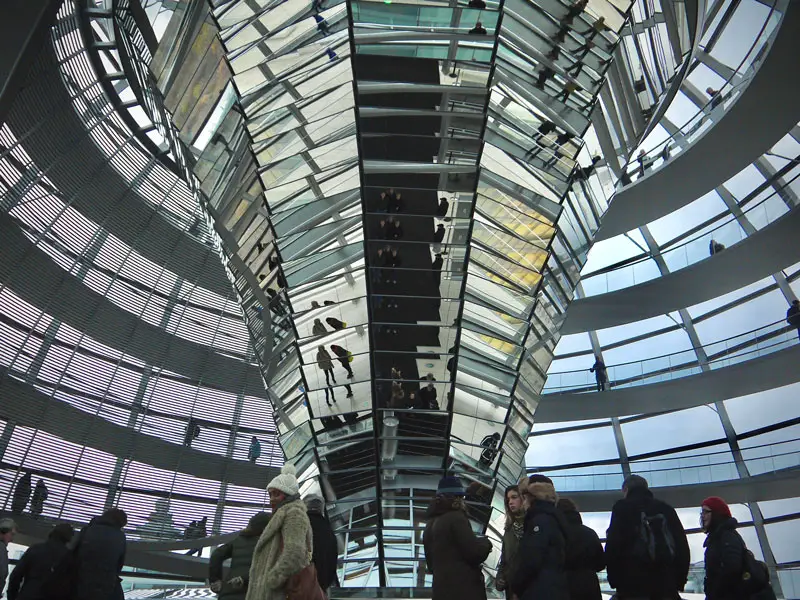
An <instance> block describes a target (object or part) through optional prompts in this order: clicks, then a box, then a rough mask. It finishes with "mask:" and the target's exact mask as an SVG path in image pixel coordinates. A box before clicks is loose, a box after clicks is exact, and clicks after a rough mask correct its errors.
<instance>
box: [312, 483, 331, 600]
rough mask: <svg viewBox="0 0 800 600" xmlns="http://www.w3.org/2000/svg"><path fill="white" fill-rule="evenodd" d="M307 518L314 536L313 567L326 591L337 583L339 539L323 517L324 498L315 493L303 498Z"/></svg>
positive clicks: (320, 584)
mask: <svg viewBox="0 0 800 600" xmlns="http://www.w3.org/2000/svg"><path fill="white" fill-rule="evenodd" d="M305 503H306V509H307V511H308V520H309V521H311V532H312V535H313V538H314V557H313V561H314V567H315V568H316V569H317V580H318V581H319V586H320V587H321V588H322V589H323V590H324V591H325V592H326V593H327V591H328V588H330V587H331V586H332V585H334V583H335V584H336V585H338V578H337V576H336V564H337V561H338V560H339V541H338V540H337V539H336V534H335V533H333V527H331V524H330V521H328V519H327V518H326V517H325V500H324V499H323V498H322V496H319V495H317V494H310V495H308V496H307V497H306V498H305Z"/></svg>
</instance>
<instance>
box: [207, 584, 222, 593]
mask: <svg viewBox="0 0 800 600" xmlns="http://www.w3.org/2000/svg"><path fill="white" fill-rule="evenodd" d="M208 587H210V588H211V591H212V592H214V593H215V594H219V591H220V590H221V589H222V582H221V581H212V582H211V585H210V586H208Z"/></svg>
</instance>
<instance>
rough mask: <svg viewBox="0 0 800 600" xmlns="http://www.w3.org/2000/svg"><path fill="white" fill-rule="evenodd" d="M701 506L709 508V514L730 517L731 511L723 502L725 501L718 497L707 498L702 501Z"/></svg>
mask: <svg viewBox="0 0 800 600" xmlns="http://www.w3.org/2000/svg"><path fill="white" fill-rule="evenodd" d="M702 506H707V507H708V508H710V509H711V512H712V513H714V514H715V515H720V516H722V517H728V518H730V516H731V509H730V508H729V507H728V504H727V503H726V502H725V500H723V499H722V498H720V497H719V496H709V497H708V498H706V499H705V500H703V503H702Z"/></svg>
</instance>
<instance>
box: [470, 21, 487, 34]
mask: <svg viewBox="0 0 800 600" xmlns="http://www.w3.org/2000/svg"><path fill="white" fill-rule="evenodd" d="M469 33H470V35H486V29H484V27H483V23H481V22H480V21H478V22H477V23H475V27H473V28H472V29H470V30H469Z"/></svg>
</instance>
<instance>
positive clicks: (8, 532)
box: [0, 518, 17, 591]
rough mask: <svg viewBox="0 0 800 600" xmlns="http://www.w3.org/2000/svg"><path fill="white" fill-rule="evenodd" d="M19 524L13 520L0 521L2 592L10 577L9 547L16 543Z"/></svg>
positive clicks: (0, 581) (0, 588)
mask: <svg viewBox="0 0 800 600" xmlns="http://www.w3.org/2000/svg"><path fill="white" fill-rule="evenodd" d="M16 534H17V524H16V523H15V522H14V521H13V519H8V518H6V519H0V591H2V590H3V588H4V587H5V585H6V578H7V577H8V545H9V544H10V543H11V542H13V541H14V536H15V535H16Z"/></svg>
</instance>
